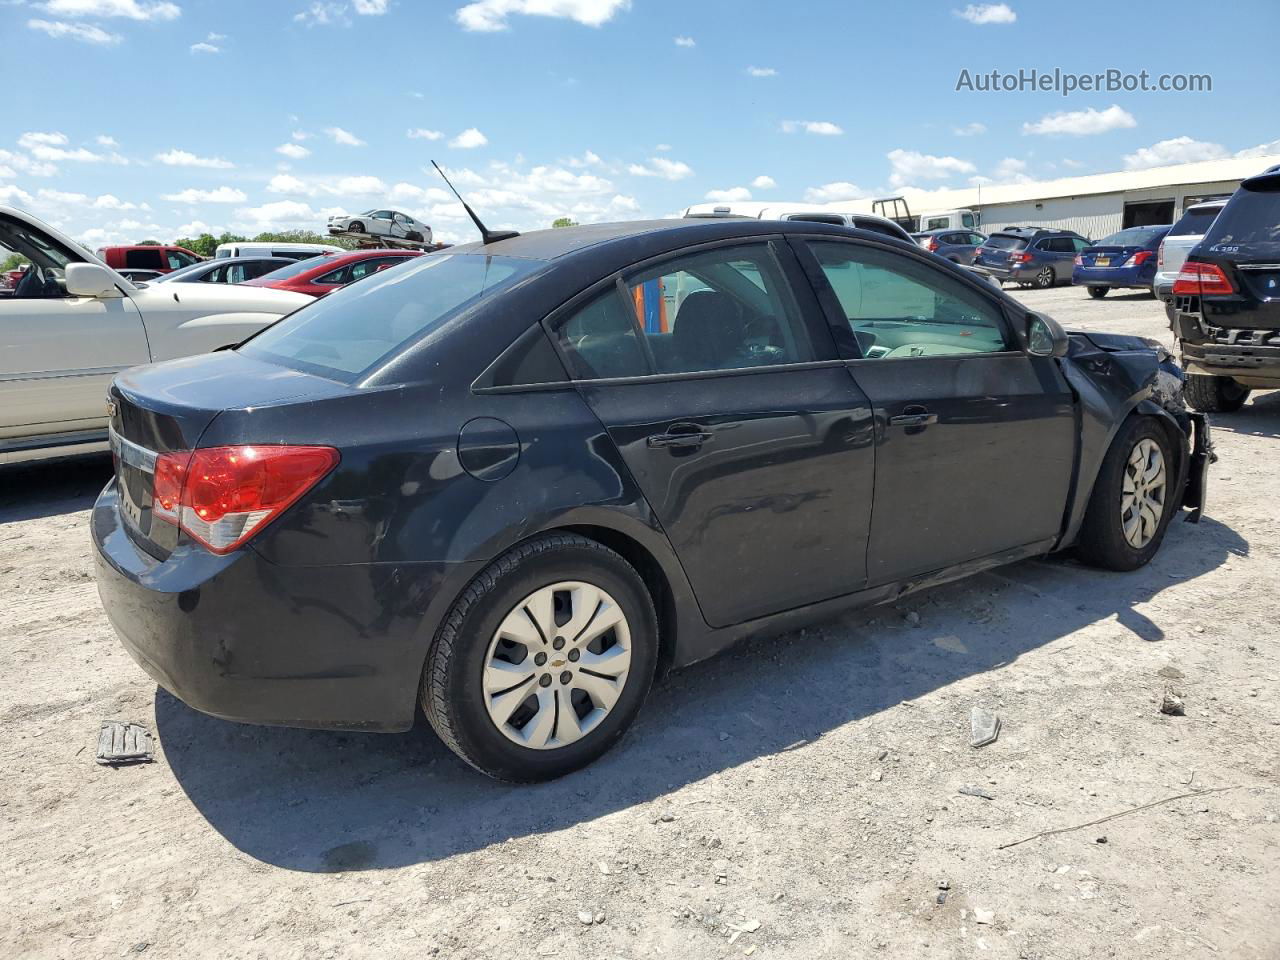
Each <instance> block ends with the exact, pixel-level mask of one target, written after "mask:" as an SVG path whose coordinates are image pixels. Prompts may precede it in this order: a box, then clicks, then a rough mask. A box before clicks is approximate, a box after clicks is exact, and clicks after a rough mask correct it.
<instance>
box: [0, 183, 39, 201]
mask: <svg viewBox="0 0 1280 960" xmlns="http://www.w3.org/2000/svg"><path fill="white" fill-rule="evenodd" d="M34 199H35V198H34V197H32V196H31V194H29V193H27V191H25V190H23V189H22V188H21V187H18V186H15V185H14V184H9V185H8V186H4V187H0V202H4V203H16V204H19V205H29V204H30V203H31V202H32V200H34Z"/></svg>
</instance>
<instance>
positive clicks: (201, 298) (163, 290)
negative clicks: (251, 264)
mask: <svg viewBox="0 0 1280 960" xmlns="http://www.w3.org/2000/svg"><path fill="white" fill-rule="evenodd" d="M133 297H134V299H135V300H136V301H137V303H138V306H139V307H140V308H141V309H142V311H143V313H144V315H145V314H146V313H148V312H153V311H165V310H180V311H182V312H183V313H192V312H199V313H267V314H272V315H274V316H283V315H284V314H286V313H292V312H293V311H294V310H296V309H298V307H301V306H303V305H305V304H308V303H311V302H313V301H314V299H315V298H314V297H309V296H307V295H306V294H305V293H294V292H292V291H289V290H273V289H271V288H270V287H257V286H255V287H250V286H248V285H246V284H242V283H207V284H206V283H200V284H196V283H190V284H188V283H181V284H179V283H163V284H157V285H154V286H148V287H145V288H142V289H140V290H138V291H137V292H136V293H134V294H133Z"/></svg>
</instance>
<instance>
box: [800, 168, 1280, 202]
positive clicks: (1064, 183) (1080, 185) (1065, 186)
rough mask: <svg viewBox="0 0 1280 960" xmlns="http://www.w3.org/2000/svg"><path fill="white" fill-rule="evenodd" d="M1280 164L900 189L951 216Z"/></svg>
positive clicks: (1209, 179) (1242, 174)
mask: <svg viewBox="0 0 1280 960" xmlns="http://www.w3.org/2000/svg"><path fill="white" fill-rule="evenodd" d="M1276 163H1280V154H1270V155H1266V156H1256V157H1227V158H1226V159H1223V160H1200V161H1197V162H1195V163H1178V164H1173V165H1171V166H1165V167H1150V168H1148V169H1146V170H1120V171H1117V172H1115V173H1093V174H1088V175H1087V176H1083V177H1060V178H1058V179H1056V180H1033V181H1027V182H1025V183H1004V184H983V185H982V186H981V187H977V186H973V187H961V188H959V189H943V190H919V189H915V188H910V187H908V188H904V189H903V191H902V196H904V197H905V198H906V200H907V202H908V203H909V204H910V206H911V209H912V212H913V213H916V212H918V211H919V210H950V209H959V208H966V207H976V206H978V205H979V197H981V205H982V206H984V207H985V206H990V205H992V204H998V203H1022V202H1025V201H1028V200H1049V199H1053V198H1055V197H1079V196H1088V195H1091V194H1099V193H1121V192H1123V191H1126V190H1146V189H1150V188H1152V187H1170V186H1177V185H1182V184H1194V183H1217V182H1219V181H1223V180H1243V179H1245V178H1246V177H1250V176H1253V175H1254V174H1257V173H1261V172H1262V171H1263V170H1265V169H1266V168H1267V167H1269V166H1271V165H1273V164H1276ZM871 202H872V201H871V199H870V198H866V199H862V200H841V201H837V202H835V203H830V204H826V205H825V209H828V210H837V211H841V212H846V213H855V212H861V211H865V212H870V210H871Z"/></svg>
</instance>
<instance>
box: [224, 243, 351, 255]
mask: <svg viewBox="0 0 1280 960" xmlns="http://www.w3.org/2000/svg"><path fill="white" fill-rule="evenodd" d="M346 252H347V251H346V249H345V248H343V247H337V246H334V245H333V244H331V243H256V242H254V241H251V240H249V241H242V242H240V243H220V244H218V249H216V250H215V251H214V252H213V255H214V257H219V258H221V257H288V258H289V259H290V260H307V259H309V258H311V257H320V256H323V255H324V254H326V253H346Z"/></svg>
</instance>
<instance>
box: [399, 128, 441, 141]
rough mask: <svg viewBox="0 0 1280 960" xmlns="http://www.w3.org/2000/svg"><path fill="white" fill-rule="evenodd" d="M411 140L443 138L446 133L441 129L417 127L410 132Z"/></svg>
mask: <svg viewBox="0 0 1280 960" xmlns="http://www.w3.org/2000/svg"><path fill="white" fill-rule="evenodd" d="M408 136H409V139H410V140H441V139H443V138H444V134H443V133H441V132H440V131H439V130H427V129H425V128H423V127H416V128H414V129H412V130H410V131H409V133H408Z"/></svg>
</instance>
